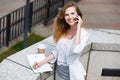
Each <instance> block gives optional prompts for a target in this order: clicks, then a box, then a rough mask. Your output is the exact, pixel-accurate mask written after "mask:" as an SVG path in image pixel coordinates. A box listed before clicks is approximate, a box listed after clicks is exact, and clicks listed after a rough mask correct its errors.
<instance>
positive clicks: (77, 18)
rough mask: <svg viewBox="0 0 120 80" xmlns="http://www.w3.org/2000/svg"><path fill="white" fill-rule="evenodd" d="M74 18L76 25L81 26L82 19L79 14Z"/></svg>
mask: <svg viewBox="0 0 120 80" xmlns="http://www.w3.org/2000/svg"><path fill="white" fill-rule="evenodd" d="M74 20H75V21H76V23H77V26H79V27H81V26H82V23H83V20H82V18H81V17H80V16H79V15H77V17H76V18H75V19H74Z"/></svg>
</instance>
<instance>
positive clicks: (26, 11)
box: [23, 0, 30, 48]
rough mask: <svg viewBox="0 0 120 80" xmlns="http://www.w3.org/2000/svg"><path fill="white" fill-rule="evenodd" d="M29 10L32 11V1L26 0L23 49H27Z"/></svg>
mask: <svg viewBox="0 0 120 80" xmlns="http://www.w3.org/2000/svg"><path fill="white" fill-rule="evenodd" d="M29 9H30V0H26V6H25V24H24V42H23V48H26V47H27V33H28V28H29Z"/></svg>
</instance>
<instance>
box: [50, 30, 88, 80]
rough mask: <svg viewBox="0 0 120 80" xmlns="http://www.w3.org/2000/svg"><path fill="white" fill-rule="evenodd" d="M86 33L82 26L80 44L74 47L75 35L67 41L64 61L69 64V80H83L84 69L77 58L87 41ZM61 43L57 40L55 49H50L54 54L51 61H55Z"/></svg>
mask: <svg viewBox="0 0 120 80" xmlns="http://www.w3.org/2000/svg"><path fill="white" fill-rule="evenodd" d="M88 37H89V35H88V33H87V32H86V31H85V29H84V28H82V29H81V33H80V44H79V45H78V46H76V47H74V41H75V38H76V35H75V36H74V37H73V38H72V39H71V40H70V41H69V42H68V44H67V48H66V50H65V51H66V52H65V53H66V55H65V56H66V63H67V64H68V65H69V72H70V80H84V76H85V75H86V72H85V69H84V68H83V65H82V64H81V62H80V60H79V58H80V55H81V52H82V50H83V49H84V47H85V45H86V43H87V41H88ZM63 39H64V38H61V40H60V41H64V40H63ZM60 45H61V43H59V42H58V44H57V45H56V49H55V50H53V51H52V53H53V54H54V56H55V59H54V60H52V62H55V61H56V60H57V59H58V54H59V51H60V49H59V48H61V47H62V45H61V46H60Z"/></svg>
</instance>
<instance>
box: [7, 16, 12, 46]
mask: <svg viewBox="0 0 120 80" xmlns="http://www.w3.org/2000/svg"><path fill="white" fill-rule="evenodd" d="M10 23H11V16H10V14H8V15H7V22H6V25H7V26H6V45H7V47H8V46H9V41H10V27H11V26H10Z"/></svg>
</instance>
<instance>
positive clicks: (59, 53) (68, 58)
mask: <svg viewBox="0 0 120 80" xmlns="http://www.w3.org/2000/svg"><path fill="white" fill-rule="evenodd" d="M80 36H81V38H80V39H81V40H80V41H81V42H80V44H79V45H78V46H76V47H74V41H75V38H76V35H75V36H74V37H73V38H72V39H67V38H61V39H60V40H59V41H58V43H57V45H56V48H55V49H54V50H53V51H52V53H53V54H54V56H55V59H54V60H52V61H53V62H55V61H56V60H57V64H58V65H64V66H67V65H69V64H72V63H73V62H74V61H75V60H76V58H77V57H80V52H81V51H82V50H83V49H84V47H85V45H86V43H87V41H88V33H87V32H86V31H85V29H84V28H82V30H81V35H80Z"/></svg>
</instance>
